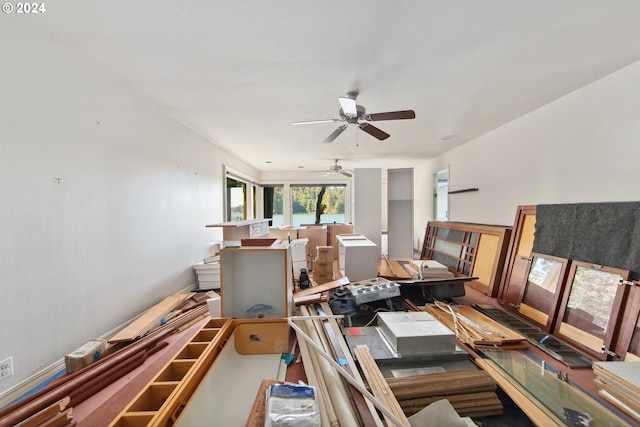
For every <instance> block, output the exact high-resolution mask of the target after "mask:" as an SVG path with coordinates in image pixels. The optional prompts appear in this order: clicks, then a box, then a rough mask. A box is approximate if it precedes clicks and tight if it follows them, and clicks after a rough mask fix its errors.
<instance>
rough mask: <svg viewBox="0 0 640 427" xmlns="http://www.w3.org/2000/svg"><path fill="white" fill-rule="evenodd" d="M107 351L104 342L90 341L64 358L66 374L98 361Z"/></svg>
mask: <svg viewBox="0 0 640 427" xmlns="http://www.w3.org/2000/svg"><path fill="white" fill-rule="evenodd" d="M106 349H107V342H106V341H105V340H90V341H87V342H86V343H84V344H83V345H82V346H80V347H79V348H77V349H76V350H74V351H73V352H72V353H69V354H67V355H66V356H65V357H64V364H65V368H66V369H67V373H69V374H71V373H73V372H76V371H79V370H80V369H82V368H84V367H85V366H89V365H90V364H92V363H93V362H95V361H96V360H98V359H100V357H101V356H102V355H103V353H104V352H105V351H106Z"/></svg>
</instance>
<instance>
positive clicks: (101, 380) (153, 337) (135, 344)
mask: <svg viewBox="0 0 640 427" xmlns="http://www.w3.org/2000/svg"><path fill="white" fill-rule="evenodd" d="M203 295H204V294H202V295H197V296H196V295H192V294H179V296H175V297H173V298H171V299H170V300H171V301H181V302H180V303H178V304H176V305H174V304H173V303H172V304H167V301H168V300H167V299H165V300H163V301H162V302H161V303H160V305H159V306H154V307H153V308H151V309H150V310H148V311H147V312H146V313H145V314H143V315H142V316H140V317H139V318H138V319H137V320H136V321H134V322H132V323H131V324H130V325H128V326H127V327H125V328H124V329H123V331H127V332H126V334H125V333H118V334H116V335H115V336H116V337H118V338H117V340H116V344H114V345H113V346H112V347H110V348H109V349H108V350H107V353H106V354H105V355H103V356H102V357H101V358H100V359H98V360H97V361H95V362H93V363H92V364H90V365H88V366H86V367H84V368H82V369H80V370H78V371H76V372H73V373H69V372H68V373H66V374H65V375H62V376H60V377H58V378H56V379H55V380H53V381H51V382H49V383H48V384H47V385H45V386H44V387H42V388H40V389H39V390H38V391H37V392H35V393H33V394H31V395H29V396H28V397H25V398H24V399H22V400H19V401H17V402H14V403H12V404H10V405H9V406H6V407H5V408H2V409H1V410H0V427H6V426H21V427H36V426H60V427H67V426H73V425H76V420H74V419H73V416H72V409H73V406H75V405H78V404H79V403H81V402H83V401H85V400H86V399H88V398H90V397H92V396H93V395H94V394H95V393H97V392H99V391H100V390H102V389H103V388H105V387H107V386H109V385H110V384H112V383H113V382H115V381H116V380H118V379H120V378H121V377H123V376H125V375H127V374H128V373H130V372H132V371H133V370H135V369H136V368H138V367H140V366H142V364H143V363H144V362H145V360H146V359H147V358H148V357H149V356H150V355H152V354H154V353H155V352H157V351H159V350H161V349H163V348H165V347H167V342H166V341H164V340H165V339H166V338H167V337H169V336H170V335H172V334H174V333H176V332H179V331H182V330H184V329H186V328H188V327H189V326H191V325H193V324H195V323H196V322H198V321H199V320H200V319H203V318H204V317H206V316H208V315H209V309H208V307H207V305H206V298H208V296H206V298H205V297H204V296H203ZM203 298H204V301H200V300H202V299H203ZM168 307H171V308H168ZM166 310H169V311H166ZM176 310H177V312H176V313H175V314H172V315H171V316H169V313H172V312H174V311H176ZM151 313H153V315H151ZM161 314H162V316H161ZM167 317H170V318H169V320H167ZM121 332H122V331H121ZM125 336H127V337H129V338H130V340H129V341H126V340H125V339H124V337H125ZM131 337H133V338H131ZM109 341H110V342H111V340H109Z"/></svg>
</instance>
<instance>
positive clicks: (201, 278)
mask: <svg viewBox="0 0 640 427" xmlns="http://www.w3.org/2000/svg"><path fill="white" fill-rule="evenodd" d="M193 269H194V270H195V271H196V274H197V275H198V288H200V289H219V288H220V262H219V261H213V262H210V263H204V261H200V262H197V263H196V264H194V266H193Z"/></svg>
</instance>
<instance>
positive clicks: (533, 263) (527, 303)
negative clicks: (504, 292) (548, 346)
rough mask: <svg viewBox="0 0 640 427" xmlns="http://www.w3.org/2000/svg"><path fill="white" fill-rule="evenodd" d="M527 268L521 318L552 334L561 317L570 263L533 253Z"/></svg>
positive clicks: (519, 303) (520, 302)
mask: <svg viewBox="0 0 640 427" xmlns="http://www.w3.org/2000/svg"><path fill="white" fill-rule="evenodd" d="M527 265H528V269H527V272H526V275H525V279H524V285H523V287H522V288H523V290H522V293H521V298H520V300H519V302H518V304H517V307H516V309H517V310H518V312H519V313H520V315H521V316H522V317H525V318H526V319H528V320H529V321H530V322H532V323H533V324H535V325H537V326H539V327H540V328H542V329H544V330H545V331H547V332H551V331H553V328H554V326H555V322H556V319H557V316H558V309H559V307H560V301H561V299H562V294H563V290H564V285H565V281H566V277H567V272H568V268H567V267H568V265H569V260H567V259H566V258H558V257H554V256H551V255H544V254H538V253H535V252H533V253H532V254H531V257H530V258H529V262H528V263H527Z"/></svg>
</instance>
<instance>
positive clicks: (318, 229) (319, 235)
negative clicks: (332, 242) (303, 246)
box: [298, 225, 328, 254]
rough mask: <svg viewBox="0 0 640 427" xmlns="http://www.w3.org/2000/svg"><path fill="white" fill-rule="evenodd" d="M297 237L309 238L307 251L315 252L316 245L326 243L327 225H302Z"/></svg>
mask: <svg viewBox="0 0 640 427" xmlns="http://www.w3.org/2000/svg"><path fill="white" fill-rule="evenodd" d="M298 238H299V239H303V238H307V239H309V252H310V253H312V254H315V253H316V248H317V247H318V246H326V245H328V240H327V238H328V231H327V226H326V225H322V226H302V227H300V229H299V230H298Z"/></svg>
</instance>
